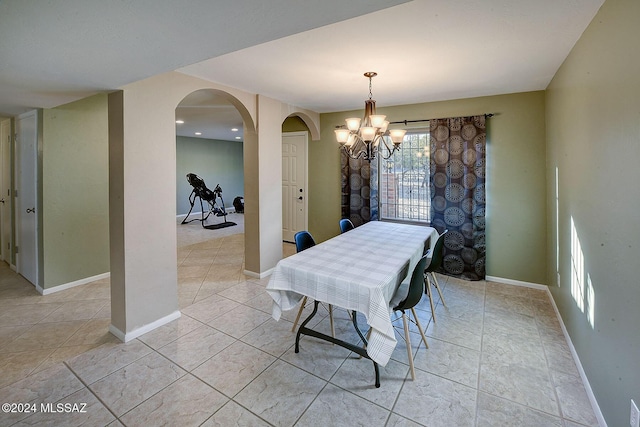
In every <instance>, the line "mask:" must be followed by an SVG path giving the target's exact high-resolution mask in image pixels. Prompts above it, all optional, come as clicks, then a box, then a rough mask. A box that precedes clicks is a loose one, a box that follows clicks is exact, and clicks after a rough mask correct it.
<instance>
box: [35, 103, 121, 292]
mask: <svg viewBox="0 0 640 427" xmlns="http://www.w3.org/2000/svg"><path fill="white" fill-rule="evenodd" d="M108 144H109V140H108V123H107V95H106V94H100V95H95V96H92V97H89V98H85V99H82V100H80V101H77V102H72V103H70V104H66V105H62V106H60V107H56V108H52V109H45V110H44V111H43V131H42V240H43V253H42V258H41V261H42V265H43V270H44V271H43V275H42V282H41V285H42V288H43V289H46V288H50V287H53V286H58V285H63V284H67V283H70V282H74V281H77V280H82V279H86V278H88V277H93V276H96V275H99V274H103V273H106V272H108V271H109V171H108Z"/></svg>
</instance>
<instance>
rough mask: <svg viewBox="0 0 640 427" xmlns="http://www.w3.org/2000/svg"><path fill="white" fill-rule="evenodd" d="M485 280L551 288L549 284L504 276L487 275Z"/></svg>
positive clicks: (535, 287)
mask: <svg viewBox="0 0 640 427" xmlns="http://www.w3.org/2000/svg"><path fill="white" fill-rule="evenodd" d="M485 280H488V281H490V282H498V283H504V284H506V285H514V286H523V287H525V288H533V289H540V290H543V291H544V290H547V289H549V287H548V286H547V285H541V284H539V283H532V282H523V281H521V280H513V279H505V278H503V277H495V276H487V277H485Z"/></svg>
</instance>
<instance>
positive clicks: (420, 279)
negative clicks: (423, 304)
mask: <svg viewBox="0 0 640 427" xmlns="http://www.w3.org/2000/svg"><path fill="white" fill-rule="evenodd" d="M426 264H427V255H424V256H423V257H422V258H420V261H418V263H417V264H416V266H415V268H414V269H413V273H412V274H411V281H410V282H409V292H408V293H407V296H406V297H405V299H403V300H402V301H400V302H399V303H398V304H397V305H396V306H395V307H393V309H394V310H399V311H403V310H408V309H410V308H413V307H415V306H416V304H418V303H419V302H420V300H421V299H422V293H423V292H424V269H425V266H426Z"/></svg>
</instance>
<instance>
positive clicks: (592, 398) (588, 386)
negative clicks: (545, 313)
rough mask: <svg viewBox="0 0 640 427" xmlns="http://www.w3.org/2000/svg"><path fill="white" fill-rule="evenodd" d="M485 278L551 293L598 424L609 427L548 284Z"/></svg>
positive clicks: (554, 307)
mask: <svg viewBox="0 0 640 427" xmlns="http://www.w3.org/2000/svg"><path fill="white" fill-rule="evenodd" d="M485 280H488V281H490V282H499V283H504V284H506V285H514V286H524V287H527V288H534V289H541V290H544V291H546V292H547V294H548V295H549V299H550V300H551V305H552V306H553V310H554V311H555V313H556V317H557V318H558V322H560V327H561V328H562V333H563V335H564V339H565V340H566V341H567V345H568V346H569V350H570V351H571V356H573V361H574V362H575V364H576V367H577V368H578V373H579V374H580V378H581V379H582V383H583V384H584V389H585V391H586V393H587V397H588V398H589V402H591V409H593V412H594V414H595V416H596V419H597V420H598V425H599V426H600V427H607V422H606V421H605V419H604V416H603V415H602V411H601V410H600V405H598V401H597V400H596V397H595V395H594V394H593V390H592V389H591V384H589V379H588V378H587V374H586V373H585V371H584V368H583V367H582V363H580V358H579V357H578V353H577V352H576V348H575V347H574V346H573V342H572V341H571V337H570V336H569V332H568V331H567V328H566V327H565V325H564V321H563V320H562V316H561V315H560V311H559V310H558V306H557V305H556V301H555V299H554V298H553V294H552V293H551V290H550V289H549V286H547V285H540V284H537V283H529V282H522V281H520V280H512V279H504V278H501V277H495V276H486V277H485Z"/></svg>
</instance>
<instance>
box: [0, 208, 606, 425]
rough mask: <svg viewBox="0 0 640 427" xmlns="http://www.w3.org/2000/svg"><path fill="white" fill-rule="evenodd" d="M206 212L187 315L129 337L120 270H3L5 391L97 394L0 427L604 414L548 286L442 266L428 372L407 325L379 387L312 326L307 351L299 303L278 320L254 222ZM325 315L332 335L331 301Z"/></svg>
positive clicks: (517, 420)
mask: <svg viewBox="0 0 640 427" xmlns="http://www.w3.org/2000/svg"><path fill="white" fill-rule="evenodd" d="M236 217H240V215H236ZM230 220H233V218H231V219H230ZM196 224H197V223H194V224H190V225H184V226H178V231H179V238H178V241H179V244H180V247H179V249H178V281H179V285H178V288H179V290H178V292H179V298H180V308H181V311H182V317H180V318H179V319H178V320H176V321H173V322H171V323H170V324H167V325H165V326H162V327H160V328H158V329H156V330H154V331H152V332H149V333H147V334H145V335H143V336H141V337H140V338H139V339H135V340H133V341H131V342H129V343H127V344H122V343H120V342H119V341H118V340H117V339H115V338H114V337H113V336H112V335H110V334H109V333H108V326H109V316H110V302H109V281H108V280H101V281H97V282H94V283H91V284H88V285H84V286H80V287H76V288H73V289H69V290H65V291H62V292H58V293H55V294H51V295H47V296H40V295H39V294H38V293H37V292H36V291H35V290H34V288H33V286H32V285H30V284H28V283H27V282H26V281H25V280H24V279H22V278H21V277H20V276H18V275H16V274H15V273H14V272H12V271H11V270H10V269H9V268H8V267H7V266H6V265H5V264H3V265H2V266H1V267H0V370H1V373H2V374H1V375H0V403H5V402H7V403H22V404H23V403H30V404H35V405H36V408H37V409H38V411H40V409H41V408H40V404H41V403H69V404H74V403H86V407H84V408H83V409H84V412H82V413H78V412H73V413H42V412H38V413H31V414H30V413H0V425H2V426H9V425H52V426H58V425H60V426H62V425H64V426H71V425H88V426H106V425H108V426H118V425H127V426H156V425H170V426H176V425H180V426H191V425H193V426H198V425H202V426H233V425H241V426H269V425H273V426H293V425H296V426H334V425H335V426H339V425H350V426H351V425H363V426H364V425H366V426H418V425H424V426H447V427H449V426H483V427H484V426H536V427H538V426H564V427H576V426H584V425H587V426H595V425H597V421H596V418H595V416H594V413H593V411H592V409H591V407H590V404H589V400H588V398H587V395H586V392H585V389H584V386H583V384H582V382H581V380H580V377H579V374H578V371H577V368H576V366H575V364H574V362H573V360H572V358H571V354H570V352H569V349H568V346H567V343H566V342H565V339H564V337H563V335H562V332H561V327H560V324H559V322H558V320H557V319H556V317H555V314H554V310H553V308H552V306H551V304H550V302H549V300H548V297H547V294H546V293H545V292H543V291H539V290H533V289H528V288H521V287H514V286H509V285H502V284H498V283H492V282H464V281H461V280H456V279H453V278H448V277H445V276H439V277H440V285H441V288H443V293H444V297H445V301H446V302H447V307H444V306H443V305H442V304H441V302H440V301H438V303H437V305H436V307H437V308H436V320H437V323H434V322H433V321H430V319H431V316H430V312H429V303H428V301H426V300H424V299H423V301H422V302H421V304H420V305H419V306H418V313H419V316H420V318H421V321H422V323H423V326H426V327H427V336H428V338H429V342H428V344H429V348H428V349H426V348H425V346H424V344H423V343H420V345H419V347H416V346H415V343H418V342H419V334H417V333H415V334H412V342H413V343H414V351H415V363H416V369H417V372H416V380H415V381H412V380H411V376H410V374H409V367H408V363H407V356H406V347H405V346H404V343H403V341H402V339H401V338H399V343H398V347H397V349H396V351H395V353H394V356H393V358H392V360H391V361H390V362H389V363H388V364H387V366H386V367H382V368H381V382H382V386H381V387H380V388H379V389H376V388H375V387H374V386H373V368H372V365H371V362H370V361H368V360H365V359H358V358H356V357H354V355H353V354H351V353H350V352H349V351H347V350H345V349H343V348H341V347H338V346H334V345H330V344H328V343H325V342H321V341H318V340H316V339H314V338H311V337H303V338H302V340H301V345H300V347H301V349H300V353H298V354H296V353H294V351H293V344H294V338H295V334H294V333H292V332H291V327H292V323H291V321H292V320H293V317H294V315H295V310H292V311H290V312H287V313H285V316H284V318H283V319H282V320H281V321H279V322H275V321H274V320H273V319H272V318H271V300H270V298H269V296H268V295H267V294H266V292H265V290H264V288H265V286H266V284H267V281H268V279H263V280H257V279H252V278H250V277H247V276H245V275H244V274H243V249H244V244H243V234H241V233H242V232H243V227H242V224H239V225H238V226H237V228H236V227H231V228H229V229H225V230H224V231H222V230H216V231H215V232H214V231H211V230H203V229H202V228H201V227H200V226H199V225H196ZM233 233H240V234H233ZM284 251H285V255H288V254H291V253H293V252H294V251H295V248H294V247H293V245H289V244H285V245H284ZM436 295H437V294H436ZM150 303H153V300H152V299H151V300H150ZM334 316H335V318H336V321H337V325H336V329H337V332H336V333H337V334H338V335H339V336H340V337H342V338H345V339H347V340H353V341H357V336H356V335H355V332H354V331H353V328H352V327H351V325H350V323H349V319H348V316H347V314H346V312H345V311H342V310H336V312H335V314H334ZM361 323H363V322H361ZM314 327H316V328H318V329H321V330H324V331H326V332H328V329H329V326H328V319H327V315H326V313H323V315H322V316H318V322H317V323H316V325H315V326H314ZM414 332H415V331H414ZM70 408H72V409H73V406H70ZM76 409H82V408H76Z"/></svg>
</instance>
